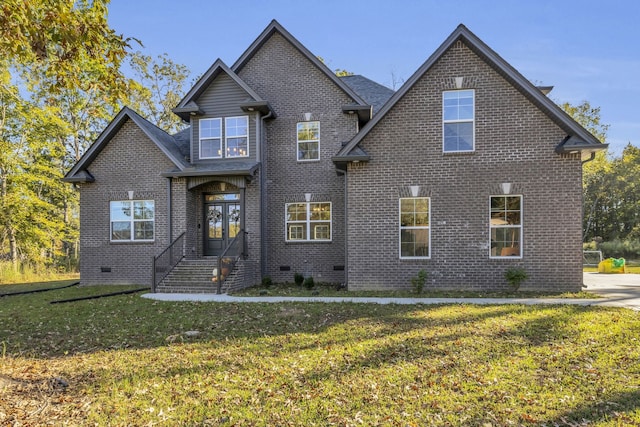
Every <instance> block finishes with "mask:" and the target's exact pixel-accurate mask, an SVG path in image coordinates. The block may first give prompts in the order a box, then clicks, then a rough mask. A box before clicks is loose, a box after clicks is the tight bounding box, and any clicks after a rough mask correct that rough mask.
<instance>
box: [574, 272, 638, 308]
mask: <svg viewBox="0 0 640 427" xmlns="http://www.w3.org/2000/svg"><path fill="white" fill-rule="evenodd" d="M583 283H584V287H583V289H584V290H585V291H587V292H591V293H593V294H597V295H600V296H602V297H603V298H606V299H607V303H606V304H602V305H608V306H615V307H625V308H631V309H634V310H640V274H600V273H584V275H583Z"/></svg>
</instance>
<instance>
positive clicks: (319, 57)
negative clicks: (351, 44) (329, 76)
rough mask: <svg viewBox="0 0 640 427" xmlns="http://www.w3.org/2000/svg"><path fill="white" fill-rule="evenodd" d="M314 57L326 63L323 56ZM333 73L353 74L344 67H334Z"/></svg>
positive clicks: (340, 74)
mask: <svg viewBox="0 0 640 427" xmlns="http://www.w3.org/2000/svg"><path fill="white" fill-rule="evenodd" d="M316 58H318V59H319V60H320V62H322V63H323V64H325V65H327V63H326V62H324V58H323V57H322V56H316ZM333 73H334V74H335V75H336V76H338V77H347V76H353V72H351V71H348V70H345V69H344V68H336V69H335V70H333Z"/></svg>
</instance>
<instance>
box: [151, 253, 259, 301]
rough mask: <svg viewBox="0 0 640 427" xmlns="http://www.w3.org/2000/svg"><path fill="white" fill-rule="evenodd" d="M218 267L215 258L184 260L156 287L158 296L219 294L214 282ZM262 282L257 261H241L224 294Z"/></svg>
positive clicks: (230, 277) (225, 285) (229, 276)
mask: <svg viewBox="0 0 640 427" xmlns="http://www.w3.org/2000/svg"><path fill="white" fill-rule="evenodd" d="M217 265H218V259H217V258H215V257H211V258H201V259H183V260H182V261H180V262H179V263H178V265H177V266H176V267H175V268H174V269H173V270H171V272H170V273H169V274H168V275H167V277H165V278H164V279H162V281H161V282H160V284H158V286H156V292H157V293H182V294H215V293H216V292H218V284H217V283H216V282H214V281H213V280H211V279H213V269H214V268H216V267H217ZM257 281H259V277H258V267H257V264H256V263H255V262H252V261H248V260H245V259H242V258H240V259H238V260H237V261H236V264H235V266H234V268H233V270H232V271H231V272H230V274H229V275H228V276H227V278H226V279H225V280H224V281H223V282H222V289H221V290H220V292H221V293H227V292H231V291H237V290H239V289H243V288H246V287H249V286H253V285H255V284H256V283H257Z"/></svg>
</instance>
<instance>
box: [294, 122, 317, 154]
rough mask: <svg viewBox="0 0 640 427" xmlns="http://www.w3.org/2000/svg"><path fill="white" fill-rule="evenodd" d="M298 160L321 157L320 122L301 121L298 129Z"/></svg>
mask: <svg viewBox="0 0 640 427" xmlns="http://www.w3.org/2000/svg"><path fill="white" fill-rule="evenodd" d="M297 148H298V161H299V162H305V161H309V160H319V159H320V122H300V123H298V129H297Z"/></svg>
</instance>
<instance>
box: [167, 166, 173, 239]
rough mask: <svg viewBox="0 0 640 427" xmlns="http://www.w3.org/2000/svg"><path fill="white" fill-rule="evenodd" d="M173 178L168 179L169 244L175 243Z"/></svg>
mask: <svg viewBox="0 0 640 427" xmlns="http://www.w3.org/2000/svg"><path fill="white" fill-rule="evenodd" d="M172 180H173V179H172V178H171V177H168V178H167V223H168V225H169V244H171V243H172V242H173V224H172V222H171V220H172V215H171V211H172V207H171V204H172V200H171V199H172V192H171V182H172Z"/></svg>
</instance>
